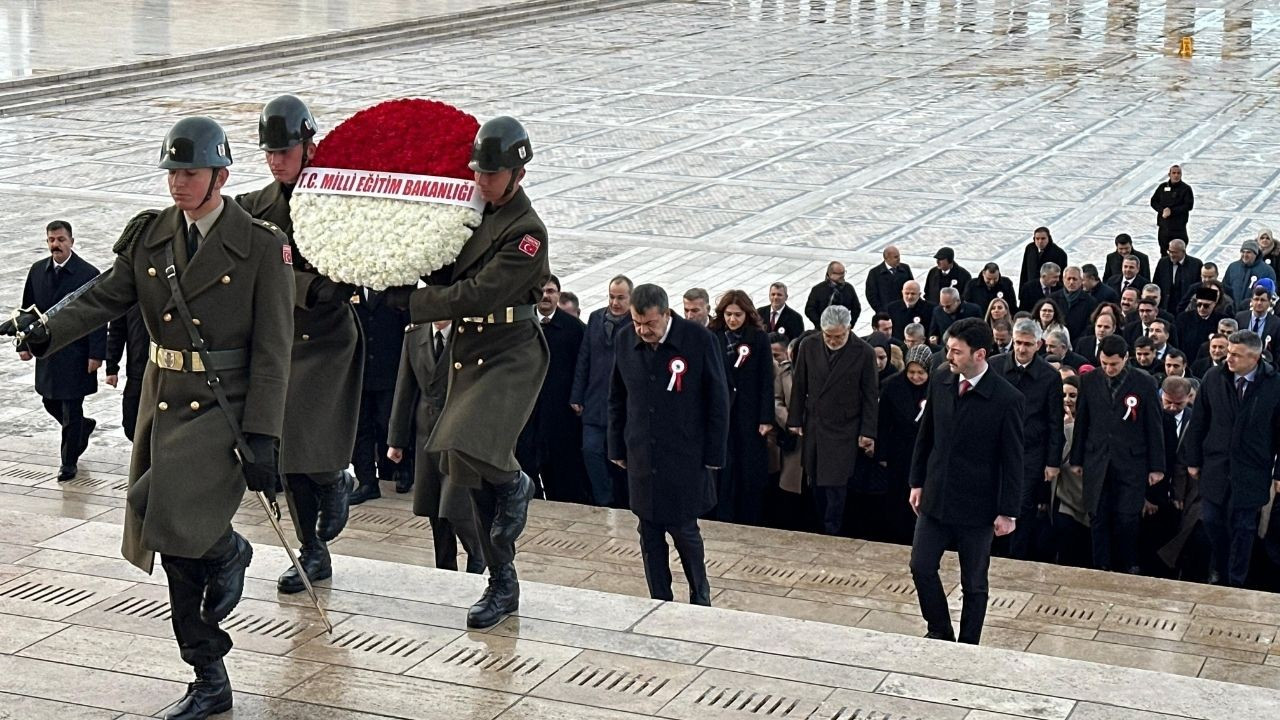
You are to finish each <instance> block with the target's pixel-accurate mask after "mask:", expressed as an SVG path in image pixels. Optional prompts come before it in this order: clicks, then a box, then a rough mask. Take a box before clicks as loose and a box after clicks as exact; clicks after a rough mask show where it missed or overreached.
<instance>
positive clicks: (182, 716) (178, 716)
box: [164, 660, 231, 720]
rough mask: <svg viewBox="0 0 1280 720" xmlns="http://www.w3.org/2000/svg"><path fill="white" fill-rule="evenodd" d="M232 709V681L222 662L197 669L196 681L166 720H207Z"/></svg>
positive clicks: (189, 685)
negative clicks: (206, 719) (211, 716)
mask: <svg viewBox="0 0 1280 720" xmlns="http://www.w3.org/2000/svg"><path fill="white" fill-rule="evenodd" d="M230 709H231V680H229V679H228V678H227V668H226V666H225V665H223V664H222V660H218V661H217V662H214V663H210V664H208V665H205V666H204V667H198V668H196V681H195V682H193V683H188V684H187V694H186V695H184V696H183V697H182V699H181V700H179V701H178V704H177V705H174V706H173V709H172V710H170V711H169V713H168V714H167V715H165V716H164V717H165V720H205V718H207V717H209V716H210V715H217V714H218V713H224V712H226V711H228V710H230Z"/></svg>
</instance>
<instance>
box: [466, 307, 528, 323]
mask: <svg viewBox="0 0 1280 720" xmlns="http://www.w3.org/2000/svg"><path fill="white" fill-rule="evenodd" d="M535 307H536V306H535V305H516V306H514V307H509V308H503V309H501V310H499V311H498V312H496V313H490V314H489V315H484V316H481V317H464V318H460V320H461V321H462V322H464V323H475V324H477V325H504V324H506V323H513V322H519V321H521V320H532V319H533V316H534V314H535Z"/></svg>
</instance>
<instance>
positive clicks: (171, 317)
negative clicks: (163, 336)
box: [164, 313, 173, 322]
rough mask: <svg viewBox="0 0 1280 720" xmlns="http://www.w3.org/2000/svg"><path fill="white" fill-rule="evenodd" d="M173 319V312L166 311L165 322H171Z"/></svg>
mask: <svg viewBox="0 0 1280 720" xmlns="http://www.w3.org/2000/svg"><path fill="white" fill-rule="evenodd" d="M172 319H173V314H172V313H165V314H164V321H165V322H169V321H170V320H172Z"/></svg>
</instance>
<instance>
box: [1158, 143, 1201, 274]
mask: <svg viewBox="0 0 1280 720" xmlns="http://www.w3.org/2000/svg"><path fill="white" fill-rule="evenodd" d="M1195 206H1196V198H1195V193H1193V192H1192V191H1191V186H1190V185H1188V184H1186V183H1185V182H1183V181H1182V166H1180V165H1173V166H1170V168H1169V178H1168V179H1167V180H1166V181H1165V182H1162V183H1160V184H1159V185H1157V186H1156V189H1155V192H1153V193H1151V209H1152V210H1155V211H1156V227H1157V228H1158V230H1159V232H1158V234H1157V236H1156V241H1157V242H1159V243H1160V254H1161V255H1167V254H1168V252H1169V243H1170V242H1171V241H1173V240H1175V239H1177V240H1185V241H1187V243H1188V244H1190V242H1191V238H1189V237H1188V236H1187V220H1188V219H1189V218H1190V217H1191V211H1192V210H1193V209H1194V208H1195Z"/></svg>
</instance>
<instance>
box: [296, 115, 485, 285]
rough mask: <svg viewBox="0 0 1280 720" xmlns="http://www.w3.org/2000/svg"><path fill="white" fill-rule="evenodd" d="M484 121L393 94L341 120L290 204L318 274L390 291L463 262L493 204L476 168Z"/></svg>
mask: <svg viewBox="0 0 1280 720" xmlns="http://www.w3.org/2000/svg"><path fill="white" fill-rule="evenodd" d="M479 127H480V125H479V123H478V122H477V121H476V119H475V118H474V117H472V116H470V115H468V114H466V113H464V112H462V111H461V110H458V109H457V108H455V107H453V106H451V105H447V104H445V103H441V102H436V101H433V100H421V99H402V100H389V101H386V102H383V103H380V104H378V105H374V106H373V107H370V108H367V109H365V110H361V111H360V112H358V113H356V114H355V115H353V116H351V117H350V118H348V119H347V120H345V121H344V122H342V123H340V124H339V125H338V126H337V127H335V128H334V129H333V131H332V132H330V133H329V134H328V135H327V136H325V138H324V140H322V141H321V142H320V144H319V145H318V146H317V148H316V153H315V157H314V158H312V161H311V166H310V167H308V168H306V169H305V170H304V171H303V173H302V176H301V177H300V178H299V179H298V184H297V186H296V187H295V188H294V192H293V196H292V199H291V202H290V212H291V215H292V219H293V235H294V242H295V243H297V245H298V249H299V250H300V251H301V252H302V254H303V255H304V256H305V257H306V259H307V261H308V262H310V263H311V264H312V265H314V266H315V268H316V270H317V271H318V272H320V273H322V274H324V275H327V276H328V277H330V278H333V279H334V280H337V281H340V282H349V283H352V284H355V285H363V286H367V287H370V288H373V289H375V290H381V289H384V288H388V287H391V286H394V285H411V284H414V283H417V282H418V279H419V278H420V277H422V276H423V275H426V274H428V273H431V272H433V271H435V270H438V269H440V268H441V267H444V266H445V265H448V264H449V263H451V262H453V261H454V260H456V259H457V257H458V253H459V252H460V251H461V250H462V246H463V245H465V244H466V242H467V240H469V239H470V238H471V230H472V228H474V227H476V226H477V225H479V224H480V219H481V211H483V209H484V201H483V200H481V199H480V193H479V190H478V188H477V187H476V185H475V182H474V180H473V179H472V178H473V175H472V172H471V170H470V169H469V168H468V167H467V162H468V160H469V159H470V154H471V144H472V141H473V140H474V139H475V134H476V131H477V130H478V129H479Z"/></svg>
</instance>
